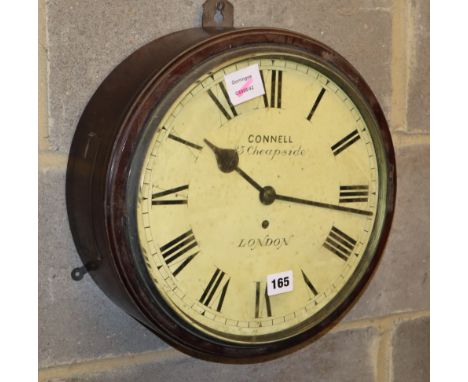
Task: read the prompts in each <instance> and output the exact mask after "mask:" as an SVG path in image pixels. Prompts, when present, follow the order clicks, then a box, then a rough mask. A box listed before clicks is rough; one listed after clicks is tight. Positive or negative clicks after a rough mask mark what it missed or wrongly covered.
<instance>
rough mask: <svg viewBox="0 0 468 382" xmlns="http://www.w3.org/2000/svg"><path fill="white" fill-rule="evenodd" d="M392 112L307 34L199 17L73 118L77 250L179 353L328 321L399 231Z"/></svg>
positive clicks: (225, 354) (141, 57)
mask: <svg viewBox="0 0 468 382" xmlns="http://www.w3.org/2000/svg"><path fill="white" fill-rule="evenodd" d="M395 182H396V169H395V159H394V150H393V145H392V141H391V137H390V133H389V130H388V126H387V123H386V120H385V117H384V115H383V112H382V110H381V107H380V105H379V103H378V102H377V99H376V97H375V96H374V95H373V93H372V91H371V90H370V88H369V87H368V85H367V84H366V83H365V81H364V79H363V78H362V77H361V76H360V75H359V73H358V72H357V71H356V70H355V69H354V68H353V67H352V66H351V65H350V64H349V63H348V62H347V61H346V60H345V59H344V58H343V57H341V56H340V55H339V54H338V53H336V52H335V51H333V50H332V49H331V48H329V47H327V46H325V45H323V44H322V43H320V42H318V41H315V40H313V39H311V38H309V37H307V36H304V35H300V34H297V33H295V32H291V31H287V30H280V29H270V28H243V29H236V28H233V7H232V5H231V4H230V3H229V2H228V1H207V2H206V3H205V4H204V13H203V28H195V29H189V30H183V31H179V32H175V33H173V34H170V35H167V36H164V37H161V38H159V39H157V40H155V41H153V42H151V43H149V44H147V45H145V46H143V47H141V48H140V49H138V50H137V51H136V52H134V53H133V54H132V55H130V56H129V57H128V58H127V59H125V60H124V61H123V62H122V63H121V64H119V65H118V66H117V67H116V68H115V69H114V70H113V71H112V72H111V73H110V74H109V76H108V77H107V78H106V79H105V80H104V81H103V83H102V84H101V85H100V87H99V88H98V90H97V91H96V93H95V94H94V95H93V97H92V98H91V100H90V101H89V103H88V105H87V106H86V108H85V110H84V112H83V114H82V116H81V119H80V121H79V124H78V126H77V129H76V132H75V135H74V138H73V142H72V146H71V149H70V156H69V161H68V168H67V184H66V197H67V210H68V216H69V221H70V227H71V231H72V234H73V238H74V241H75V245H76V247H77V250H78V253H79V255H80V257H81V259H82V261H83V264H84V265H83V266H82V267H79V268H75V269H74V270H73V271H72V278H74V279H75V280H79V279H81V278H82V277H83V276H84V274H85V273H87V272H89V273H90V275H91V276H92V278H93V279H94V281H95V282H96V283H97V285H98V286H99V287H100V288H101V289H102V290H103V291H104V293H105V294H106V295H107V296H108V297H109V298H110V299H111V300H112V301H114V303H116V304H117V305H118V306H120V307H121V308H122V309H123V310H124V311H125V312H127V313H128V314H129V315H130V316H132V317H133V318H135V319H136V320H138V321H139V322H140V323H141V324H143V325H144V326H146V327H147V328H148V329H150V330H151V331H152V332H153V333H155V334H157V335H158V336H159V337H161V338H162V339H164V340H165V341H166V342H168V343H170V344H171V345H173V346H174V347H176V348H178V349H179V350H181V351H184V352H186V353H188V354H190V355H193V356H196V357H199V358H203V359H207V360H211V361H217V362H230V363H242V362H259V361H263V360H267V359H271V358H274V357H277V356H280V355H283V354H285V353H289V352H291V351H293V350H295V349H297V348H298V347H301V346H304V345H305V344H307V343H309V342H310V341H312V340H314V339H316V338H318V336H320V335H323V334H324V333H325V332H326V331H327V330H328V329H329V328H330V327H331V326H332V325H333V323H334V322H336V320H337V319H338V318H339V317H340V316H342V315H343V314H344V313H345V311H346V310H347V309H348V308H349V307H350V306H351V304H352V303H353V302H354V301H355V300H356V299H357V298H358V296H359V294H360V293H361V292H362V290H363V288H364V286H365V285H366V283H367V281H368V280H369V278H370V277H371V275H372V273H373V271H374V269H375V267H376V265H377V263H378V261H379V258H380V257H381V255H382V252H383V248H384V245H385V242H386V239H387V236H388V233H389V230H390V225H391V220H392V217H393V210H394V201H395V192H396V183H395Z"/></svg>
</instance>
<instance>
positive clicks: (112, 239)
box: [66, 28, 396, 362]
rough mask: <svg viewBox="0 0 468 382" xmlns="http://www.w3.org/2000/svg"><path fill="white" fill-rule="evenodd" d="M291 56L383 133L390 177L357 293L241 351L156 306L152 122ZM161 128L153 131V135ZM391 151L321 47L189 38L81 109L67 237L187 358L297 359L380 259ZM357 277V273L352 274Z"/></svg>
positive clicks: (369, 96) (161, 45)
mask: <svg viewBox="0 0 468 382" xmlns="http://www.w3.org/2000/svg"><path fill="white" fill-rule="evenodd" d="M273 49H274V50H275V51H284V52H285V53H287V52H293V53H295V54H299V55H302V56H303V57H305V58H307V59H309V60H312V61H314V62H315V63H316V65H317V66H319V67H320V70H321V71H322V72H323V73H325V74H326V75H327V76H329V77H330V78H332V79H333V80H335V81H337V83H340V84H343V88H344V89H346V90H347V91H349V92H352V93H354V97H353V99H354V100H358V101H360V105H358V106H359V107H360V111H361V113H362V114H363V115H367V118H371V119H373V121H374V122H375V123H376V125H378V127H379V135H378V136H375V137H373V139H375V140H379V141H380V142H381V147H382V149H383V150H384V155H383V156H382V158H385V163H381V164H379V165H381V166H383V167H384V168H385V169H386V173H387V174H388V178H387V179H386V181H387V185H386V187H387V193H386V196H385V197H386V200H385V201H384V203H382V204H383V205H384V206H385V210H383V211H381V216H380V219H382V224H381V227H382V232H381V239H380V241H379V243H378V246H377V248H376V252H375V255H374V256H373V257H372V258H371V261H370V263H369V264H366V268H365V269H364V270H363V271H362V272H361V274H360V275H359V278H358V279H355V280H352V282H354V283H355V287H354V289H353V290H352V292H351V293H350V294H349V295H348V296H346V298H344V299H342V300H341V301H340V299H339V298H338V299H336V300H335V301H337V302H336V306H335V307H334V308H333V310H332V311H331V312H329V314H327V315H326V316H325V317H323V320H322V321H321V322H320V324H318V325H316V326H313V327H311V328H309V329H307V330H306V331H304V332H302V333H300V334H298V335H295V336H292V337H289V338H287V339H284V340H280V341H276V342H269V343H264V344H259V345H239V344H235V343H228V342H224V341H221V340H218V339H215V338H213V337H211V338H207V336H206V335H205V334H203V333H201V332H199V331H198V330H196V329H194V328H192V327H190V326H189V325H187V323H186V322H184V321H183V320H181V319H180V318H179V317H177V315H175V314H174V313H173V312H172V310H171V309H170V308H169V307H168V306H167V305H166V304H165V303H164V301H163V299H162V298H161V297H160V296H158V291H157V290H156V288H155V287H154V284H153V283H152V281H151V280H150V278H149V276H148V273H147V271H146V269H145V266H144V264H143V257H142V256H141V254H140V253H139V251H140V249H139V245H138V238H137V233H136V221H135V220H136V217H135V211H134V210H135V204H136V191H137V186H136V184H138V177H139V168H141V163H142V161H143V155H144V151H145V145H147V144H148V140H149V139H150V137H151V136H152V135H153V134H154V131H151V128H153V127H151V128H148V127H147V121H148V119H149V118H150V117H151V118H155V116H154V113H155V112H156V113H157V115H159V116H160V117H161V118H162V117H163V116H164V113H165V111H166V110H167V109H168V107H169V106H170V104H171V102H172V101H173V100H174V99H175V98H177V96H178V95H179V94H180V93H181V92H182V91H183V90H184V89H185V88H186V86H187V83H189V81H190V80H192V81H193V80H195V79H196V78H197V76H199V75H200V74H202V73H201V72H204V73H206V72H207V71H209V70H208V69H209V67H210V66H212V67H214V66H216V65H217V64H220V63H222V62H223V60H225V59H228V58H229V59H231V58H235V57H237V56H241V55H243V54H245V53H246V52H261V51H265V50H273ZM156 125H157V124H154V123H153V124H151V126H154V128H156ZM395 192H396V169H395V159H394V150H393V145H392V141H391V137H390V133H389V130H388V126H387V123H386V120H385V117H384V115H383V112H382V110H381V108H380V106H379V104H378V101H377V99H376V97H375V96H374V94H373V93H372V91H371V90H370V88H369V87H368V85H367V84H366V83H365V81H364V80H363V78H362V77H361V76H360V75H359V74H358V72H357V71H356V70H355V69H354V68H353V67H352V66H351V65H350V64H349V63H348V62H347V61H346V60H345V59H344V58H343V57H341V56H340V55H339V54H337V53H336V52H334V51H333V50H332V49H330V48H328V47H327V46H325V45H323V44H321V43H319V42H317V41H315V40H313V39H311V38H309V37H306V36H303V35H300V34H297V33H294V32H291V31H286V30H279V29H265V28H249V29H237V30H236V29H232V30H228V31H225V32H221V33H208V32H206V31H204V30H203V29H198V28H196V29H188V30H184V31H180V32H176V33H173V34H171V35H167V36H164V37H162V38H160V39H157V40H155V41H153V42H151V43H149V44H147V45H145V46H143V47H142V48H140V49H138V50H137V51H136V52H134V53H133V54H132V55H130V56H129V57H128V58H127V59H125V60H124V61H123V62H122V63H121V64H119V65H118V66H117V67H116V68H115V69H114V70H113V71H112V72H111V73H110V74H109V76H108V77H107V78H106V79H105V80H104V81H103V83H102V84H101V85H100V87H99V88H98V89H97V91H96V92H95V94H94V95H93V97H92V98H91V100H90V101H89V103H88V105H87V106H86V108H85V110H84V112H83V114H82V116H81V119H80V121H79V124H78V127H77V130H76V132H75V136H74V138H73V142H72V146H71V149H70V155H69V162H68V168H67V182H66V199H67V210H68V215H69V221H70V227H71V231H72V235H73V238H74V242H75V245H76V247H77V250H78V253H79V255H80V257H81V259H82V261H83V264H84V267H85V268H86V269H87V271H89V273H90V275H91V276H92V278H93V279H94V281H95V282H96V283H97V284H98V286H99V287H100V288H101V289H102V290H103V291H104V292H105V293H106V295H107V296H108V297H109V298H110V299H111V300H112V301H114V302H115V303H116V304H117V305H119V306H120V307H121V308H122V309H124V310H125V311H126V312H127V313H129V314H130V315H131V316H132V317H134V318H135V319H136V320H138V321H139V322H141V323H142V324H143V325H145V326H146V327H148V328H149V329H150V330H152V331H154V332H155V333H156V334H157V335H159V336H160V337H161V338H163V339H164V340H165V341H167V342H168V343H170V344H172V345H173V346H175V347H177V348H178V349H180V350H182V351H184V352H187V353H189V354H191V355H194V356H197V357H200V358H204V359H209V360H214V361H221V362H254V361H259V360H263V359H268V358H271V357H275V356H278V355H280V354H282V353H284V352H288V351H291V350H293V349H294V348H296V347H298V346H301V345H302V344H304V343H306V342H308V340H311V339H313V338H314V337H316V336H318V335H319V334H320V333H322V332H323V331H324V330H326V329H327V328H329V327H330V326H331V325H332V324H333V322H334V321H335V320H336V319H338V318H339V316H340V315H342V314H343V313H344V312H345V311H346V309H347V308H348V307H349V306H350V305H351V303H352V302H353V301H355V300H356V298H357V297H358V295H359V293H360V292H361V291H362V289H363V288H364V286H365V285H366V283H367V281H368V280H369V278H370V276H371V275H372V273H373V271H374V269H375V267H376V265H377V263H378V261H379V258H380V257H381V254H382V251H383V248H384V245H385V242H386V239H387V236H388V232H389V230H390V225H391V221H392V217H393V210H394V201H395ZM356 273H357V272H356Z"/></svg>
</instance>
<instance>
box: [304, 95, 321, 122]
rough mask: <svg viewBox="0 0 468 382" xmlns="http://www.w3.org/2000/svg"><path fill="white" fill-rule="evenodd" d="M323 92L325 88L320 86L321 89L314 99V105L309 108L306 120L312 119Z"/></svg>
mask: <svg viewBox="0 0 468 382" xmlns="http://www.w3.org/2000/svg"><path fill="white" fill-rule="evenodd" d="M324 94H325V88H322V90H320V93H319V95H318V96H317V98H316V99H315V102H314V105H313V106H312V109H310V112H309V115H308V116H307V120H308V121H310V120H311V119H312V117H313V116H314V113H315V110H317V107H318V105H319V103H320V101H321V100H322V97H323V95H324Z"/></svg>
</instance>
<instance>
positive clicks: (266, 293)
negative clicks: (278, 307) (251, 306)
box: [255, 281, 271, 318]
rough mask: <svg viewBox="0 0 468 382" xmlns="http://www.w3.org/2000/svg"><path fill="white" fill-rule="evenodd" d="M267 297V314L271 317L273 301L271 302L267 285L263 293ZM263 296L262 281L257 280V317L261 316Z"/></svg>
mask: <svg viewBox="0 0 468 382" xmlns="http://www.w3.org/2000/svg"><path fill="white" fill-rule="evenodd" d="M263 295H264V297H265V306H266V314H267V316H268V317H271V303H270V296H268V290H267V286H266V285H265V292H264V293H263ZM261 300H262V296H261V283H260V281H257V282H256V283H255V318H260V317H261V316H260V310H261V309H260V307H261V305H262V302H261Z"/></svg>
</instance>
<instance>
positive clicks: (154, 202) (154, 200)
mask: <svg viewBox="0 0 468 382" xmlns="http://www.w3.org/2000/svg"><path fill="white" fill-rule="evenodd" d="M188 187H189V186H188V184H186V185H184V186H180V187H175V188H172V189H170V190H166V191H162V192H157V193H155V194H153V195H152V196H151V204H152V205H153V206H156V205H170V204H187V199H164V200H157V199H158V198H161V197H163V196H166V195H170V194H176V193H177V192H179V191H183V190H187V189H188Z"/></svg>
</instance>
